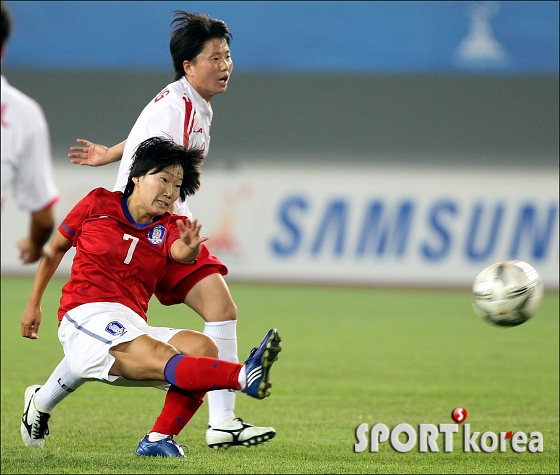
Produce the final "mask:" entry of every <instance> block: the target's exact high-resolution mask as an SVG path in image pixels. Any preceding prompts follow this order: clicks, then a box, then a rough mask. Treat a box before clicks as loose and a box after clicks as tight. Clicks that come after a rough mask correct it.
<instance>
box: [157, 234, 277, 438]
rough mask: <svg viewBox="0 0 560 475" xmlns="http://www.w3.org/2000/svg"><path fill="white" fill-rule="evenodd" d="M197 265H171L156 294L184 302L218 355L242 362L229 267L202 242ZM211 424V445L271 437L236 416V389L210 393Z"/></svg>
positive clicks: (270, 431) (267, 430)
mask: <svg viewBox="0 0 560 475" xmlns="http://www.w3.org/2000/svg"><path fill="white" fill-rule="evenodd" d="M196 261H197V264H196V265H194V266H185V265H172V266H171V267H169V268H168V270H167V272H166V274H165V276H164V278H163V279H162V280H161V281H160V282H159V283H158V288H157V289H156V296H157V298H158V299H159V301H160V302H161V303H162V304H163V305H175V304H177V303H183V302H184V303H185V304H186V305H188V306H189V307H190V308H192V309H193V310H194V311H195V312H197V313H198V314H199V315H200V316H201V317H202V318H203V319H204V321H205V325H204V331H203V333H204V334H205V335H208V336H210V337H212V338H213V339H214V340H215V341H216V344H217V345H218V354H219V358H220V359H223V360H226V361H231V362H234V363H237V362H239V359H238V357H237V307H236V306H235V303H234V301H233V299H232V297H231V294H230V291H229V289H228V287H227V284H226V282H225V280H224V278H223V277H222V276H223V275H226V274H227V267H226V266H225V265H224V264H223V263H222V262H221V261H220V260H219V259H218V258H216V257H215V256H212V255H211V254H210V252H209V250H208V248H207V247H206V246H205V245H204V244H203V245H202V246H201V251H200V254H199V256H198V257H197V259H196ZM207 397H208V415H209V421H208V422H209V424H208V429H207V431H206V442H207V443H208V445H209V446H210V447H215V448H218V447H229V446H230V445H252V444H255V443H262V442H264V441H266V440H270V439H271V438H272V437H274V435H275V433H276V432H275V430H274V429H273V428H272V427H258V426H253V425H251V424H248V423H246V422H244V421H243V420H242V419H240V418H236V416H235V414H234V409H235V399H236V393H235V391H229V390H222V391H212V392H211V393H209V394H208V396H207Z"/></svg>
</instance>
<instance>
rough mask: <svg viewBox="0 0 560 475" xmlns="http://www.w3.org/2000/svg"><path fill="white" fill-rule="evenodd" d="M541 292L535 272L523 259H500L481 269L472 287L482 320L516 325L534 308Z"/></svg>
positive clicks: (506, 325) (537, 275)
mask: <svg viewBox="0 0 560 475" xmlns="http://www.w3.org/2000/svg"><path fill="white" fill-rule="evenodd" d="M543 293H544V285H543V283H542V280H541V278H540V276H539V274H538V272H537V271H536V270H535V269H534V268H533V267H532V266H531V265H529V264H527V263H526V262H523V261H503V262H497V263H495V264H492V265H491V266H489V267H486V268H485V269H483V270H482V271H481V272H480V273H479V274H478V275H477V276H476V279H475V280H474V283H473V287H472V294H473V307H474V309H475V311H476V313H477V314H478V315H480V316H481V317H482V318H483V319H484V320H486V321H488V322H490V323H493V324H495V325H500V326H505V327H516V326H517V325H521V324H522V323H525V322H526V321H527V320H529V319H530V318H531V317H532V316H533V315H534V314H535V312H536V311H537V308H538V307H539V305H540V303H541V300H542V297H543Z"/></svg>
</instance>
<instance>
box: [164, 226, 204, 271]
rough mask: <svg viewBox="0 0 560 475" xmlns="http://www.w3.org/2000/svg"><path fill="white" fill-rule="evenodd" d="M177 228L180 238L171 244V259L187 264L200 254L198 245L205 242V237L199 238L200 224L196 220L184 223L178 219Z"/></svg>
mask: <svg viewBox="0 0 560 475" xmlns="http://www.w3.org/2000/svg"><path fill="white" fill-rule="evenodd" d="M177 227H178V228H179V233H180V236H181V238H180V239H177V240H176V241H175V242H174V243H173V244H171V257H173V260H175V261H177V262H182V263H183V264H184V263H187V262H191V261H194V260H195V259H196V258H197V256H198V253H199V252H200V244H202V243H203V242H204V241H206V240H207V239H208V238H207V237H202V236H200V228H201V227H202V225H201V224H198V220H196V219H195V220H194V221H190V220H187V222H186V223H185V222H184V221H182V220H180V219H178V220H177Z"/></svg>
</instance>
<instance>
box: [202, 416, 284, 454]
mask: <svg viewBox="0 0 560 475" xmlns="http://www.w3.org/2000/svg"><path fill="white" fill-rule="evenodd" d="M275 435H276V431H275V430H274V429H273V428H272V427H257V426H253V425H251V424H247V423H246V422H243V420H242V419H240V418H239V417H237V418H235V419H228V420H226V421H225V422H223V423H222V424H220V425H219V426H215V427H212V426H210V425H209V426H208V430H207V431H206V443H207V444H208V446H209V447H211V448H213V449H219V448H224V449H227V448H228V447H230V446H232V445H244V446H246V447H249V446H251V445H259V444H262V443H264V442H267V441H268V440H270V439H272V438H273V437H274V436H275Z"/></svg>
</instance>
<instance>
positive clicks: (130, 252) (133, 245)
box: [122, 234, 139, 264]
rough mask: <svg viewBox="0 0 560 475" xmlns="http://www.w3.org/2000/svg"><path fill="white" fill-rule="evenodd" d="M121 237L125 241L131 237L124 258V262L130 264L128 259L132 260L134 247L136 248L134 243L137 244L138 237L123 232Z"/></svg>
mask: <svg viewBox="0 0 560 475" xmlns="http://www.w3.org/2000/svg"><path fill="white" fill-rule="evenodd" d="M122 238H123V239H124V240H125V241H128V240H129V239H132V242H131V243H130V247H129V248H128V252H127V253H126V258H125V260H124V263H125V264H130V261H131V260H132V254H134V249H136V244H138V241H139V239H138V238H137V237H134V236H131V235H130V234H125V235H124V236H123V237H122Z"/></svg>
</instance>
